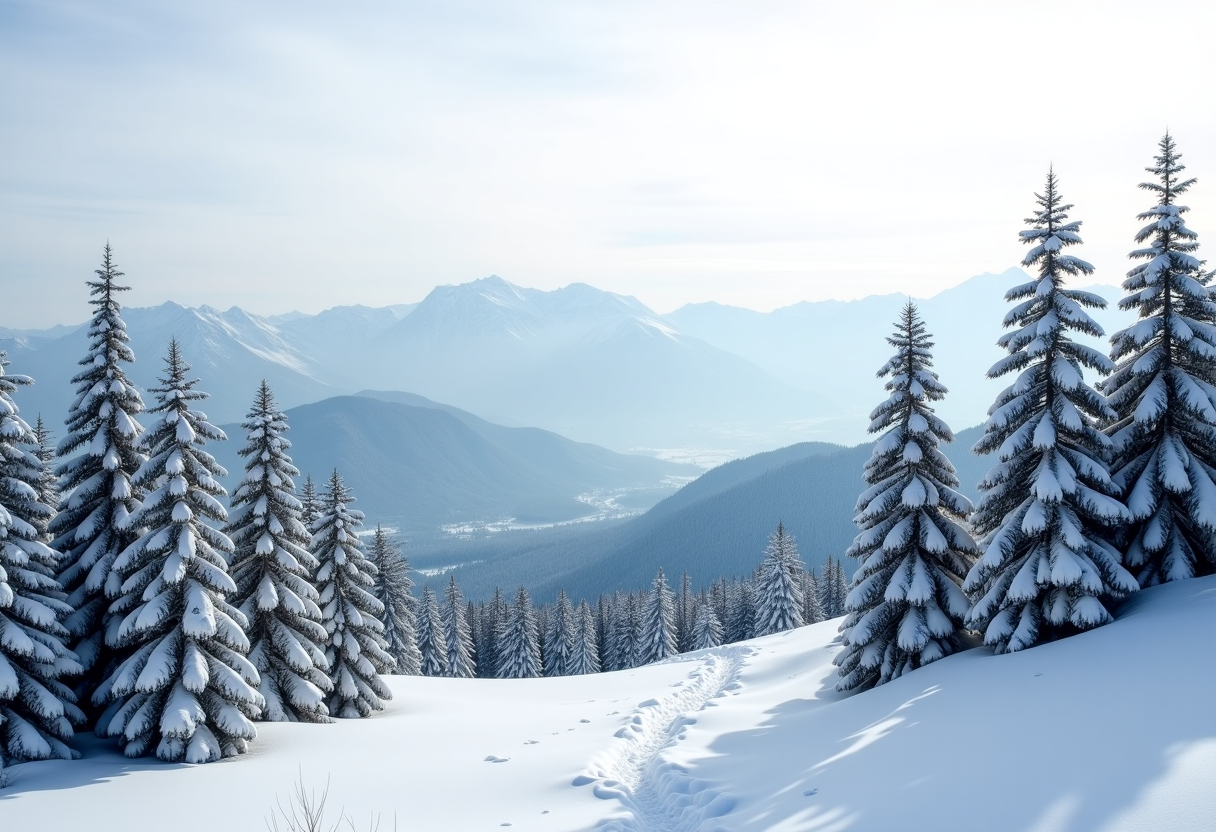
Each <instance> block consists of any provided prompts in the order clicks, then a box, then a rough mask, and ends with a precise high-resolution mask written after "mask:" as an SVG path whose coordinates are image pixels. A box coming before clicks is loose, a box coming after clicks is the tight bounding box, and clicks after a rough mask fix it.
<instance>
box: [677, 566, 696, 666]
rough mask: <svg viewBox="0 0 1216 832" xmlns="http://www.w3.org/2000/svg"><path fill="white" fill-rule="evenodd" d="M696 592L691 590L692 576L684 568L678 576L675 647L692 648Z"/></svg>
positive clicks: (682, 651)
mask: <svg viewBox="0 0 1216 832" xmlns="http://www.w3.org/2000/svg"><path fill="white" fill-rule="evenodd" d="M696 598H697V596H696V594H695V593H693V591H692V576H691V575H689V574H688V571H687V570H685V571H684V573H683V574H682V575H681V576H680V598H679V601H678V602H677V603H676V649H677V650H678V651H679V652H681V653H684V652H687V651H688V650H691V649H692V625H693V622H695V621H696V618H697V606H696Z"/></svg>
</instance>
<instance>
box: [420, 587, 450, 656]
mask: <svg viewBox="0 0 1216 832" xmlns="http://www.w3.org/2000/svg"><path fill="white" fill-rule="evenodd" d="M418 652H419V654H420V655H421V657H422V665H421V671H422V675H423V676H447V675H448V643H447V639H446V638H445V636H444V631H443V616H442V614H440V612H439V602H438V601H437V600H436V598H435V593H434V591H432V590H431V588H430V586H424V587H423V588H422V603H421V604H420V605H419V609H418Z"/></svg>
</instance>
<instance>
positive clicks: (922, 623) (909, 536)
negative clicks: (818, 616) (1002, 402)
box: [833, 302, 976, 691]
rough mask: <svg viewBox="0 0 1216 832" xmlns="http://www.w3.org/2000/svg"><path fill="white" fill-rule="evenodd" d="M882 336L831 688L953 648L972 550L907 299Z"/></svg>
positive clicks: (946, 436)
mask: <svg viewBox="0 0 1216 832" xmlns="http://www.w3.org/2000/svg"><path fill="white" fill-rule="evenodd" d="M896 326H897V331H896V332H895V334H894V335H893V336H891V337H889V338H888V339H887V343H889V344H890V345H891V346H892V347H894V348H895V349H896V353H895V355H894V356H892V357H891V359H890V360H889V361H888V362H887V363H886V364H884V365H883V367H882V369H881V370H879V371H878V377H879V378H886V379H887V383H886V389H887V390H888V391H889V392H890V396H889V397H888V398H887V400H886V401H885V402H883V403H882V404H880V405H879V406H878V407H876V408H875V409H874V411H873V412H872V413H871V414H870V428H869V430H870V433H882V436H881V437H879V439H878V441H877V442H876V443H875V444H874V451H873V454H872V455H871V457H870V460H869V462H867V463H866V467H865V481H866V483H867V484H868V485H869V486H870V487H869V488H868V489H866V490H865V491H864V492H862V494H861V496H860V497H858V498H857V508H856V511H857V516H856V518H854V522H855V523H856V524H857V527H858V528H859V529H860V530H861V531H860V533H859V534H858V535H857V537H856V539H855V540H854V541H853V545H852V546H850V547H849V551H848V553H847V554H849V555H851V556H853V557H856V558H859V559H860V561H861V563H860V567H859V568H858V570H857V572H856V574H855V576H854V578H853V586H852V589H851V590H850V592H849V594H848V597H847V599H846V601H845V608H846V611H847V615H846V617H845V619H844V622H843V623H842V624H841V627H840V631H841V633H842V637H841V640H842V641H843V643H844V649H843V650H842V651H841V652H840V653H838V654H837V656H836V658H835V659H834V660H833V663H834V664H835V665H836V666H837V667H839V668H840V681H839V682H837V684H836V689H837V690H842V691H843V690H852V689H853V688H859V687H860V688H868V687H872V686H873V685H881V684H884V683H886V682H889V681H891V680H892V679H897V678H899V677H900V676H902V675H904V674H905V673H908V672H910V671H913V670H915V669H916V668H918V667H922V666H923V665H926V664H928V663H930V662H933V661H937V660H938V659H940V658H942V657H944V656H948V655H950V654H951V653H954V652H956V651H957V650H958V649H959V647H960V642H959V637H958V633H959V630H961V629H962V624H963V617H964V616H965V615H966V614H967V610H968V607H969V604H968V602H967V597H966V596H965V595H964V594H963V591H962V589H961V588H960V586H959V585H960V584H961V583H962V581H963V577H964V576H965V575H966V574H967V570H968V569H970V567H971V564H972V563H973V562H974V559H975V555H976V547H975V541H973V540H972V539H971V535H970V534H968V533H967V530H966V529H965V528H964V527H963V525H962V524H963V523H965V522H966V520H967V515H968V514H969V513H970V512H971V503H970V501H968V500H967V498H966V497H964V496H963V495H962V494H960V493H959V492H958V491H957V488H958V485H959V483H958V477H957V476H956V475H955V473H954V466H953V465H951V464H950V460H948V459H947V458H946V455H945V454H943V453H942V452H941V451H940V450H939V449H938V443H939V442H952V441H953V440H954V434H953V433H951V432H950V428H949V427H947V426H946V423H945V422H943V421H942V420H941V419H940V418H938V417H937V416H936V415H935V414H934V412H933V407H932V402H936V401H940V400H941V399H942V398H943V397H944V396H945V395H946V388H945V387H943V386H942V384H941V382H940V381H939V380H938V377H937V373H935V372H933V370H932V369H930V368H931V367H932V366H933V358H932V354H931V352H930V350H931V348H932V347H933V342H932V341H931V340H930V338H931V337H932V336H930V335H929V333H928V332H926V331H925V325H924V323H923V322H922V321H921V319H920V315H919V314H918V312H917V310H916V306H915V305H914V304H913V303H911V302H909V303H908V304H907V305H906V306H905V307H904V309H903V314H902V315H901V317H900V320H899V322H898V323H897V325H896Z"/></svg>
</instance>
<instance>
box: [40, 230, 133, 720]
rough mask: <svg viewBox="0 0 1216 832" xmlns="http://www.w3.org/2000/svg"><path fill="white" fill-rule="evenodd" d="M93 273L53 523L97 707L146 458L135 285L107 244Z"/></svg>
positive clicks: (82, 686)
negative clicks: (133, 343)
mask: <svg viewBox="0 0 1216 832" xmlns="http://www.w3.org/2000/svg"><path fill="white" fill-rule="evenodd" d="M96 274H97V278H98V279H97V280H91V281H88V286H89V294H90V295H91V296H92V298H93V299H92V300H90V301H89V303H90V304H92V305H93V307H94V312H93V318H92V320H91V321H90V323H89V349H88V353H87V354H86V355H85V357H84V358H83V359H81V360H80V362H79V365H80V367H81V370H80V372H78V373H77V374H76V375H75V376H73V377H72V383H73V384H75V385H76V400H75V401H74V402H73V403H72V407H71V410H70V411H69V412H68V417H67V421H66V424H67V435H66V436H64V438H63V440H62V441H61V442H60V443H59V447H58V449H57V451H56V452H57V454H58V455H59V456H60V457H68V459H67V460H66V461H65V462H63V463H62V464H61V465H60V466H59V468H58V469H57V470H56V472H55V473H56V474H57V475H58V476H59V490H60V493H61V494H63V495H65V498H64V499H63V501H62V502H61V504H60V506H59V514H58V515H56V517H55V518H54V519H53V520H52V521H51V524H50V533H51V534H52V535H53V537H54V539H53V540H52V542H51V548H52V549H54V550H56V551H57V552H59V553H60V554H61V560H60V571H59V574H58V576H57V577H58V580H59V583H60V584H61V585H62V586H63V588H64V591H66V592H67V594H68V599H67V601H68V605H69V606H71V608H72V614H71V615H69V616H68V618H67V619H66V620H65V621H64V626H66V627H67V629H68V631H69V632H70V633H71V644H70V646H71V648H72V650H73V652H75V653H76V655H77V656H78V657H79V659H80V664H81V666H82V667H83V673H82V675H81V676H80V677H78V678H77V680H76V693H77V698H78V700H79V702H80V704H81V706H82V707H84V708H85V709H86V710H88V711H89V713H90V714H95V707H96V706H95V705H94V703H93V702H92V698H93V695H94V693H95V692H97V690H98V687H99V685H100V684H101V682H102V680H103V679H104V678H105V676H106V674H107V673H108V671H109V669H110V668H111V666H112V664H113V662H114V661H115V657H114V656H113V655H112V653H111V649H110V648H109V647H108V646H107V640H108V639H109V636H108V635H107V633H111V634H112V631H113V630H114V628H115V627H116V625H117V621H115V620H114V619H113V617H112V616H110V615H108V614H107V612H106V610H107V609H108V608H109V605H110V600H111V599H113V598H116V597H117V596H118V594H119V581H118V580H117V578H115V577H111V575H110V572H111V568H112V566H113V563H114V559H115V558H116V557H118V553H119V552H121V551H122V550H123V549H125V548H126V547H127V545H128V544H129V543H130V542H131V541H132V540H134V539H135V538H136V537H137V536H138V529H135V528H133V527H129V526H127V525H126V521H127V517H128V516H129V515H130V514H131V512H133V511H135V509H136V508H137V507H138V506H139V499H138V498H139V496H140V494H139V492H138V489H137V488H136V487H135V486H133V485H132V483H131V477H132V476H133V475H134V474H135V472H136V471H137V470H139V466H140V465H141V464H142V463H143V460H144V458H143V455H142V454H141V453H140V451H139V448H138V444H139V435H140V434H141V433H142V432H143V428H142V427H140V424H139V422H138V421H136V416H137V415H138V414H139V413H140V412H141V411H142V410H143V409H144V403H143V400H142V399H141V398H140V396H139V391H138V390H137V389H136V387H135V385H134V384H132V383H131V382H130V381H129V380H128V379H127V375H126V371H125V370H124V369H123V365H124V364H129V363H131V362H133V361H134V360H135V354H134V353H133V352H132V351H131V348H130V347H129V346H128V345H127V342H128V341H129V340H130V339H129V338H128V337H127V327H126V324H124V323H123V320H122V306H121V305H120V304H119V302H118V295H119V294H120V293H121V292H125V291H127V290H128V289H129V288H130V287H128V286H119V285H118V283H117V280H118V278H120V277H122V276H123V273H122V272H120V271H118V267H117V266H116V264H115V263H114V260H113V252H112V251H111V249H110V246H109V244H108V243H107V244H106V248H105V255H104V259H103V260H102V267H101V268H100V269H98V270H97V271H96ZM73 455H74V456H73ZM123 655H124V657H125V653H124V654H123ZM97 706H99V703H98V705H97Z"/></svg>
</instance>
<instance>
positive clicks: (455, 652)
mask: <svg viewBox="0 0 1216 832" xmlns="http://www.w3.org/2000/svg"><path fill="white" fill-rule="evenodd" d="M443 601H444V603H443V609H442V610H441V612H440V617H441V620H442V622H443V641H444V649H445V650H446V651H447V657H448V661H447V673H446V674H445V675H447V676H451V677H453V678H455V679H472V678H473V677H474V676H476V675H477V668H476V665H475V664H474V663H473V636H472V635H471V634H470V632H469V622H468V619H467V618H465V610H464V599H463V598H461V595H460V588H459V587H457V586H456V576H455V575H452V576H450V577H449V578H448V588H447V590H446V592H445V594H444V599H443Z"/></svg>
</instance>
